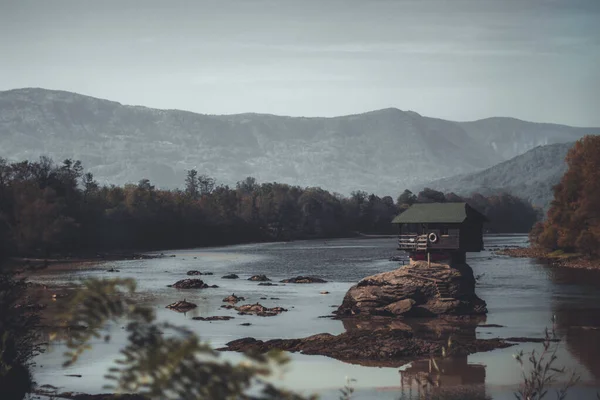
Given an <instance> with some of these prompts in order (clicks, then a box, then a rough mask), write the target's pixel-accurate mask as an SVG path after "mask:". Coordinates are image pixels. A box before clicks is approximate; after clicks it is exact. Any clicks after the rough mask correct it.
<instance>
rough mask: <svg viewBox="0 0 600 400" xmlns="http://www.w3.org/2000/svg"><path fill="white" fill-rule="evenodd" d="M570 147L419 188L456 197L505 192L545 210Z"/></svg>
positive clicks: (541, 149) (534, 151) (529, 154)
mask: <svg viewBox="0 0 600 400" xmlns="http://www.w3.org/2000/svg"><path fill="white" fill-rule="evenodd" d="M571 146H573V143H560V144H552V145H547V146H539V147H536V148H534V149H532V150H529V151H528V152H526V153H525V154H522V155H520V156H517V157H515V158H512V159H510V160H508V161H505V162H503V163H500V164H498V165H495V166H493V167H491V168H488V169H486V170H484V171H481V172H476V173H470V174H463V175H459V176H454V177H450V178H444V179H440V180H437V181H434V182H430V183H428V184H426V185H423V186H427V187H430V188H432V189H436V190H440V191H443V192H454V193H456V194H459V195H470V194H471V193H474V192H479V193H481V194H491V193H496V192H501V191H507V192H509V193H511V194H514V195H516V196H519V197H522V198H526V199H528V200H530V201H531V202H532V204H534V205H536V206H539V207H543V208H544V209H547V208H548V206H549V205H550V201H552V198H553V191H552V187H553V186H554V185H556V184H557V183H558V182H559V181H560V179H561V177H562V176H563V175H564V173H565V172H566V170H567V164H566V162H565V157H566V155H567V152H568V151H569V149H570V148H571ZM421 187H422V186H421ZM421 187H418V188H415V190H418V189H420V188H421Z"/></svg>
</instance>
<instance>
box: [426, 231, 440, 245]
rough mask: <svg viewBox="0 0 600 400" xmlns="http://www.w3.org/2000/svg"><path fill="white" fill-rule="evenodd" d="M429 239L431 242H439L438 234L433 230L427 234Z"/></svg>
mask: <svg viewBox="0 0 600 400" xmlns="http://www.w3.org/2000/svg"><path fill="white" fill-rule="evenodd" d="M427 239H429V241H430V242H431V243H437V241H438V235H436V234H435V233H434V232H431V233H430V234H429V235H427Z"/></svg>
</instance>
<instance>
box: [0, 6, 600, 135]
mask: <svg viewBox="0 0 600 400" xmlns="http://www.w3.org/2000/svg"><path fill="white" fill-rule="evenodd" d="M0 7H1V8H0V90H6V89H13V88H19V87H43V88H49V89H61V90H68V91H74V92H78V93H83V94H88V95H91V96H95V97H101V98H106V99H110V100H116V101H119V102H121V103H125V104H139V105H145V106H149V107H157V108H178V109H185V110H190V111H195V112H200V113H209V114H231V113H241V112H260V113H272V114H284V115H295V116H297V115H303V116H334V115H343V114H352V113H360V112H365V111H369V110H374V109H379V108H386V107H397V108H400V109H403V110H414V111H417V112H418V113H420V114H422V115H427V116H433V117H440V118H446V119H453V120H473V119H478V118H485V117H490V116H512V117H516V118H521V119H525V120H531V121H543V122H556V123H564V124H570V125H577V126H600V108H599V107H598V104H600V0H585V1H584V0H564V1H554V0H535V1H530V0H473V1H460V0H446V1H443V0H436V1H427V0H418V1H402V0H393V1H392V0H389V1H377V0H369V1H367V0H348V1H341V0H318V1H311V0H298V1H289V0H273V1H252V0H240V1H227V0H215V1H199V0H194V1H173V0H164V1H149V0H145V1H141V0H140V1H135V2H134V1H124V0H118V1H107V0H102V1H100V0H96V1H84V0H75V1H62V0H58V1H57V0H54V1H49V0H40V1H27V0H12V1H11V0H0Z"/></svg>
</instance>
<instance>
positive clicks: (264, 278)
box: [248, 275, 270, 282]
mask: <svg viewBox="0 0 600 400" xmlns="http://www.w3.org/2000/svg"><path fill="white" fill-rule="evenodd" d="M248 280H249V281H255V282H267V281H270V279H269V278H267V276H266V275H253V276H251V277H250V278H248Z"/></svg>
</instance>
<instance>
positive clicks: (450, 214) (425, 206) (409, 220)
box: [392, 203, 487, 224]
mask: <svg viewBox="0 0 600 400" xmlns="http://www.w3.org/2000/svg"><path fill="white" fill-rule="evenodd" d="M467 216H473V217H475V218H477V219H483V220H484V221H487V218H486V217H485V216H484V215H483V214H480V213H479V212H477V211H476V210H475V209H474V208H472V207H471V206H469V205H468V204H467V203H419V204H413V205H412V206H410V207H409V208H408V209H407V210H406V211H404V212H403V213H402V214H400V215H398V216H397V217H396V218H394V220H393V221H392V223H393V224H419V223H431V224H435V223H442V224H460V223H462V222H463V221H464V220H465V219H467Z"/></svg>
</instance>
